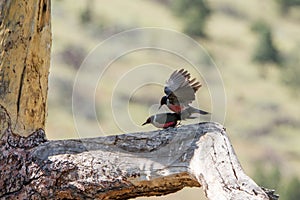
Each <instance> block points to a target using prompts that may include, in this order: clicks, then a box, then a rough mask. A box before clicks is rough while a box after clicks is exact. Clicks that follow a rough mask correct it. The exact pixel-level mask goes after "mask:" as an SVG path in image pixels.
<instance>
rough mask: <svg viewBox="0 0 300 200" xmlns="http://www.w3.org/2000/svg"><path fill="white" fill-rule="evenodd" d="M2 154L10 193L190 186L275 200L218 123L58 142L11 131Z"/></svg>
mask: <svg viewBox="0 0 300 200" xmlns="http://www.w3.org/2000/svg"><path fill="white" fill-rule="evenodd" d="M1 152H3V153H2V155H1V157H0V188H1V191H0V197H1V198H3V199H10V198H17V197H18V198H19V199H44V198H48V199H63V198H64V199H127V198H133V197H137V196H152V195H164V194H168V193H171V192H175V191H177V190H180V189H182V188H183V187H186V186H189V187H200V186H202V187H203V189H204V191H205V194H206V196H207V197H208V198H209V199H216V200H222V199H231V200H236V199H243V200H245V199H264V200H265V199H269V197H268V195H267V194H266V193H265V192H264V191H263V190H262V189H261V188H260V187H259V186H257V185H256V184H255V182H254V181H253V180H251V179H250V178H249V177H248V176H247V175H246V174H245V173H244V172H243V170H242V168H241V165H240V164H239V161H238V159H237V157H236V155H235V152H234V150H233V148H232V146H231V144H230V141H229V139H228V137H227V134H226V132H225V131H224V128H223V127H222V126H221V125H219V124H216V123H209V122H208V123H200V124H194V125H187V126H181V127H178V128H174V129H173V128H170V129H167V130H158V131H153V132H148V133H143V132H140V133H132V134H123V135H115V136H107V137H98V138H90V139H82V140H58V141H47V140H46V139H45V135H44V132H43V130H38V131H36V132H35V133H33V134H32V135H31V136H29V137H27V138H25V137H21V136H18V135H14V134H13V133H11V131H10V130H7V131H6V133H5V134H4V136H3V138H2V140H1ZM11 167H13V169H11Z"/></svg>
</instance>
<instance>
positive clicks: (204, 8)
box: [173, 0, 211, 37]
mask: <svg viewBox="0 0 300 200" xmlns="http://www.w3.org/2000/svg"><path fill="white" fill-rule="evenodd" d="M173 7H174V8H173V9H174V12H175V13H176V14H177V15H178V16H180V17H182V18H183V21H184V32H186V33H187V34H188V35H191V36H200V37H203V36H205V25H206V21H207V19H208V17H209V15H210V13H211V10H210V8H209V7H208V5H207V3H206V1H205V0H187V1H185V0H175V1H174V6H173Z"/></svg>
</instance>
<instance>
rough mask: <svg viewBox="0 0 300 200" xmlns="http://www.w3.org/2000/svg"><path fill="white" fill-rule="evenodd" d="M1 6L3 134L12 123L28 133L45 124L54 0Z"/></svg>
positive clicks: (13, 1)
mask: <svg viewBox="0 0 300 200" xmlns="http://www.w3.org/2000/svg"><path fill="white" fill-rule="evenodd" d="M0 8H1V25H0V38H1V41H0V52H1V55H0V136H1V135H2V134H3V132H4V130H6V129H7V127H8V126H9V125H10V127H11V129H12V131H13V132H14V133H18V134H20V135H24V136H27V135H29V134H30V133H32V132H33V131H36V130H37V129H40V128H42V129H44V126H45V119H46V110H47V91H48V72H49V66H50V50H51V26H50V19H51V18H50V8H51V5H50V0H22V1H16V0H5V1H3V2H1V5H0ZM5 117H8V118H5Z"/></svg>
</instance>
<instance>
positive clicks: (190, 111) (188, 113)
mask: <svg viewBox="0 0 300 200" xmlns="http://www.w3.org/2000/svg"><path fill="white" fill-rule="evenodd" d="M193 113H198V114H201V115H207V114H210V113H209V112H206V111H204V110H200V109H197V108H193V107H191V106H190V107H188V108H187V109H185V110H184V111H182V112H181V119H182V120H185V119H195V118H197V117H193V116H191V115H192V114H193Z"/></svg>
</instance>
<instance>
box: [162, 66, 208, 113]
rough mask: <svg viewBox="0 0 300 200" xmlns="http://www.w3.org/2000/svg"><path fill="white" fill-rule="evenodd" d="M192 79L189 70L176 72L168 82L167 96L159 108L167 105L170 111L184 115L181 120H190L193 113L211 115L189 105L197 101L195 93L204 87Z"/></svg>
mask: <svg viewBox="0 0 300 200" xmlns="http://www.w3.org/2000/svg"><path fill="white" fill-rule="evenodd" d="M190 78H191V75H190V73H189V72H188V71H187V70H184V69H180V70H176V71H174V72H173V73H172V74H171V76H170V78H169V80H167V82H166V86H165V88H164V92H165V94H166V96H163V97H162V98H161V100H160V107H159V108H161V106H163V105H167V106H168V108H169V109H170V110H172V111H173V112H175V113H177V114H181V115H182V114H183V113H184V116H181V119H186V118H189V117H190V115H192V114H193V113H199V114H202V115H206V114H209V112H206V111H203V110H199V109H197V108H193V107H192V106H190V105H189V104H190V103H192V101H194V100H195V93H196V92H197V91H198V89H199V88H200V87H201V86H202V85H201V84H200V82H198V81H196V78H194V79H192V80H190ZM195 81H196V82H195ZM183 111H185V112H183Z"/></svg>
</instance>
